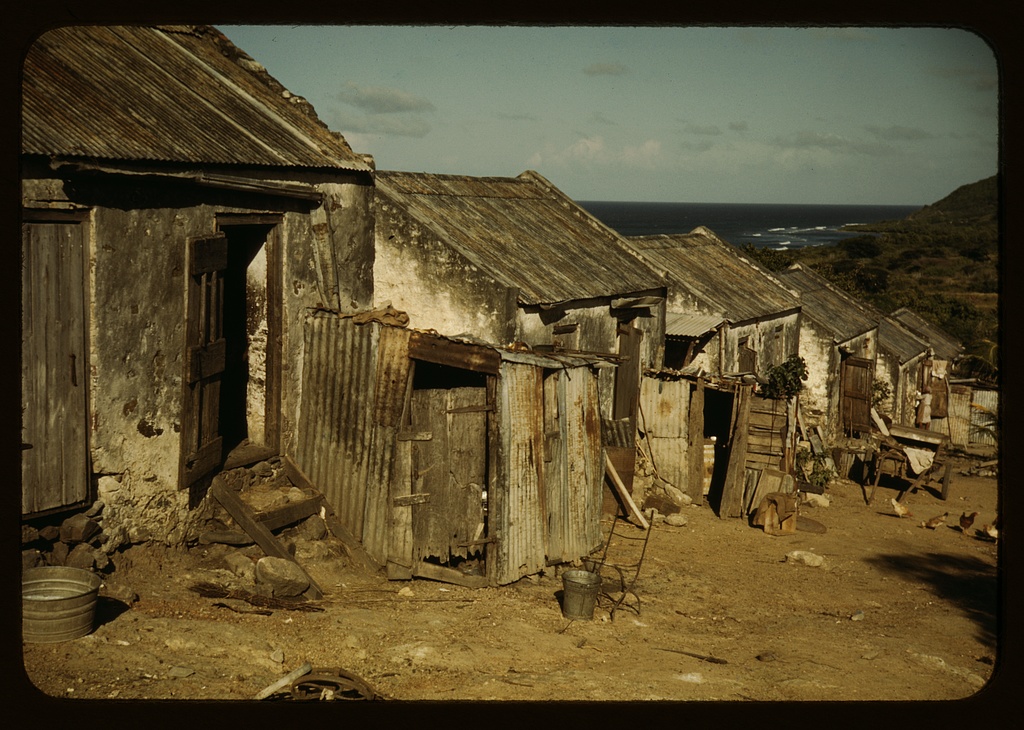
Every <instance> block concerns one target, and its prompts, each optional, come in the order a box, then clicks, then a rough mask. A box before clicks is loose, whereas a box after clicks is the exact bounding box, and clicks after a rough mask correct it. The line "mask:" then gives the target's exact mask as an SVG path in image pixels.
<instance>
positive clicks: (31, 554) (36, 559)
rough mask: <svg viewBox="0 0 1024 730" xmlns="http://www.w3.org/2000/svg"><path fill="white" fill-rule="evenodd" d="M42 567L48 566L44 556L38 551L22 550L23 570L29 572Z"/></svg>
mask: <svg viewBox="0 0 1024 730" xmlns="http://www.w3.org/2000/svg"><path fill="white" fill-rule="evenodd" d="M42 565H46V560H45V559H44V558H43V554H42V553H41V552H39V551H38V550H35V549H32V550H22V551H21V569H22V570H28V569H29V568H38V567H40V566H42Z"/></svg>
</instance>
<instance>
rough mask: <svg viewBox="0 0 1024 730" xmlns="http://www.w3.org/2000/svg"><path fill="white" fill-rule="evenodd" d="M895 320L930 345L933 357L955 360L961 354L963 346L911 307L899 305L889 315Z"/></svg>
mask: <svg viewBox="0 0 1024 730" xmlns="http://www.w3.org/2000/svg"><path fill="white" fill-rule="evenodd" d="M890 316H891V317H892V318H893V319H895V320H896V321H897V322H899V323H900V324H902V325H903V326H904V327H906V328H907V329H909V330H910V331H911V332H913V333H914V334H915V335H917V336H918V337H920V338H921V339H922V340H924V341H925V342H927V343H928V344H929V345H931V346H932V350H934V352H935V357H937V358H939V359H940V360H955V359H956V358H958V357H959V356H960V355H961V354H963V351H964V347H963V345H962V344H960V342H958V341H957V340H956V339H955V338H953V337H950V336H949V335H948V334H946V333H945V332H943V331H942V330H941V329H939V328H938V327H936V326H935V325H933V324H932V323H931V322H929V321H928V320H926V319H924V318H923V317H922V316H921V315H919V314H917V312H914V311H913V310H911V309H907V308H906V307H900V308H899V309H897V310H896V311H895V312H893V313H892V314H891V315H890Z"/></svg>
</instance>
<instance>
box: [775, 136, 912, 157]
mask: <svg viewBox="0 0 1024 730" xmlns="http://www.w3.org/2000/svg"><path fill="white" fill-rule="evenodd" d="M770 144H772V145H773V146H775V147H778V148H782V149H789V150H824V151H827V152H831V153H834V154H861V155H870V156H881V155H891V154H893V151H894V150H893V147H892V146H890V145H887V144H881V143H879V142H862V141H860V140H856V139H849V138H847V137H843V136H840V135H838V134H831V133H828V134H822V133H820V132H810V131H807V130H803V131H800V132H795V133H794V134H790V135H788V136H785V137H782V136H777V137H775V138H774V139H772V140H771V143H770Z"/></svg>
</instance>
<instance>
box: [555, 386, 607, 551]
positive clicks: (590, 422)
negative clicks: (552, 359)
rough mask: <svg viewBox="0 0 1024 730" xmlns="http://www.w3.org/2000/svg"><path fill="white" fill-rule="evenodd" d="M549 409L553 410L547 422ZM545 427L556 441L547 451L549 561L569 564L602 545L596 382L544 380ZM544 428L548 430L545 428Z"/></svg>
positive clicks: (599, 439)
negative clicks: (549, 451)
mask: <svg viewBox="0 0 1024 730" xmlns="http://www.w3.org/2000/svg"><path fill="white" fill-rule="evenodd" d="M548 407H554V408H556V409H557V411H556V414H555V418H551V417H549V414H548V413H547V408H548ZM544 420H545V423H546V424H550V425H551V426H552V427H554V428H555V429H557V430H556V433H557V438H555V439H553V440H552V441H551V442H550V443H549V444H548V447H549V448H550V450H551V451H553V452H554V453H552V454H551V455H550V462H549V464H550V468H549V469H548V470H547V471H546V472H545V487H546V490H547V500H546V506H547V512H548V516H547V524H548V555H547V559H548V562H556V561H558V562H568V561H571V560H574V559H576V558H579V557H582V556H585V555H588V554H589V553H590V552H592V551H593V550H596V549H597V548H599V547H600V545H601V538H602V534H601V524H600V521H601V506H602V505H601V500H602V493H601V489H602V484H603V478H604V469H603V464H604V456H603V452H602V447H601V425H600V424H601V419H600V404H599V403H598V393H597V381H596V378H594V377H593V375H592V373H590V372H589V371H588V370H584V369H577V370H573V371H559V372H554V373H549V374H548V375H547V376H546V378H545V418H544ZM546 428H547V427H546Z"/></svg>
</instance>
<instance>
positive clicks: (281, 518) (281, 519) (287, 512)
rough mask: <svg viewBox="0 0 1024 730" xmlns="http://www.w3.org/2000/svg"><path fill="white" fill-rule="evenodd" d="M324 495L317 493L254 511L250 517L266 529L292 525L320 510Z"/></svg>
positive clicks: (277, 528)
mask: <svg viewBox="0 0 1024 730" xmlns="http://www.w3.org/2000/svg"><path fill="white" fill-rule="evenodd" d="M323 501H324V496H323V495H322V494H319V493H317V495H316V496H315V497H310V498H309V499H302V500H299V501H296V502H289V503H288V504H286V505H283V506H281V507H277V508H275V509H270V510H262V511H260V512H254V513H253V515H252V518H253V519H254V520H256V521H257V522H259V523H261V524H262V525H263V526H264V527H266V528H267V529H268V530H279V529H281V528H282V527H285V526H286V525H294V524H295V523H296V522H299V521H300V520H304V519H306V518H307V517H312V516H313V515H315V514H317V513H318V512H319V511H320V506H321V505H322V504H323Z"/></svg>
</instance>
